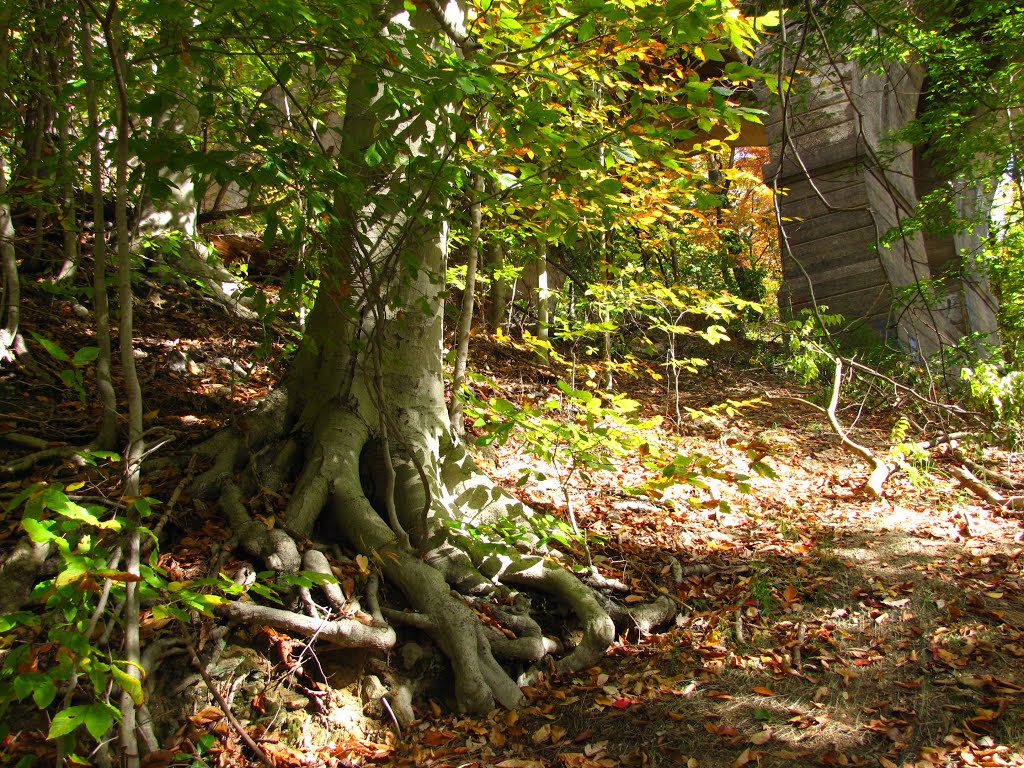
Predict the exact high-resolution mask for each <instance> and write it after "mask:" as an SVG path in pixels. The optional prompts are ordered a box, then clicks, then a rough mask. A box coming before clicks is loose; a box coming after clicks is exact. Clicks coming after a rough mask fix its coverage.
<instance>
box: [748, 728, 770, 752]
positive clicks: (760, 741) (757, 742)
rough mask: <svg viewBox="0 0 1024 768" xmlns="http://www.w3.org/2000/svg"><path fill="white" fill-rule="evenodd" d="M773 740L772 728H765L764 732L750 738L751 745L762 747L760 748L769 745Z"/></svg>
mask: <svg viewBox="0 0 1024 768" xmlns="http://www.w3.org/2000/svg"><path fill="white" fill-rule="evenodd" d="M771 738H772V729H771V728H765V729H764V730H763V731H760V732H758V733H755V734H754V735H753V736H751V737H750V743H751V744H753V745H754V746H757V747H760V746H763V745H764V744H767V743H768V742H769V741H771Z"/></svg>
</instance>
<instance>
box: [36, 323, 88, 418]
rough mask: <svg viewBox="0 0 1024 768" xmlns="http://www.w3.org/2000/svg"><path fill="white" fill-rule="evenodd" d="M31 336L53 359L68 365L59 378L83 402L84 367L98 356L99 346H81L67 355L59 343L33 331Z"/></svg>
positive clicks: (84, 398)
mask: <svg viewBox="0 0 1024 768" xmlns="http://www.w3.org/2000/svg"><path fill="white" fill-rule="evenodd" d="M32 338H34V339H35V340H36V341H37V342H38V343H39V345H40V346H41V347H42V348H43V349H45V350H46V352H47V354H49V355H50V357H52V358H53V359H54V360H56V361H57V362H59V363H64V364H66V365H68V366H70V367H68V368H64V369H63V370H62V371H61V372H60V373H59V374H58V375H59V376H60V380H61V381H63V382H64V384H65V386H67V388H68V389H70V390H72V391H73V392H74V393H75V394H76V395H78V399H79V400H81V401H82V403H83V404H84V403H85V402H86V401H87V399H88V396H87V395H86V392H85V368H86V366H88V365H89V364H90V363H92V362H93V361H95V360H96V358H97V357H99V354H100V349H99V347H82V348H81V349H79V350H78V351H76V352H75V353H74V354H73V355H69V354H68V353H67V352H65V351H64V350H63V349H62V348H61V346H60V345H59V344H57V343H56V342H54V341H51V340H50V339H48V338H46V337H45V336H40V335H39V334H38V333H33V334H32Z"/></svg>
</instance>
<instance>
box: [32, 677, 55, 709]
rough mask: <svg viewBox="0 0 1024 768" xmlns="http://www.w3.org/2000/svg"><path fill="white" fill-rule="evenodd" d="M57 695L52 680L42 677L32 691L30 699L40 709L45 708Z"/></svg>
mask: <svg viewBox="0 0 1024 768" xmlns="http://www.w3.org/2000/svg"><path fill="white" fill-rule="evenodd" d="M56 697H57V686H56V685H55V684H54V682H53V680H51V679H50V678H48V677H44V678H43V679H42V680H40V681H39V685H37V686H36V687H35V690H33V691H32V701H34V702H35V703H36V706H37V707H39V708H40V709H46V708H47V707H48V706H50V704H52V703H53V700H54V699H55V698H56Z"/></svg>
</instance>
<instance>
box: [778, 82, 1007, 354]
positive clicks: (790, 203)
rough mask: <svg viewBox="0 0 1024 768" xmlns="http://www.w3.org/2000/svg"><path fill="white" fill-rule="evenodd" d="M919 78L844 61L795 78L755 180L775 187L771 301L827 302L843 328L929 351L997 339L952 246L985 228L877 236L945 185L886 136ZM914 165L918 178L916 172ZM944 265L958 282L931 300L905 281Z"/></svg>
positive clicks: (980, 294) (905, 113) (906, 113)
mask: <svg viewBox="0 0 1024 768" xmlns="http://www.w3.org/2000/svg"><path fill="white" fill-rule="evenodd" d="M922 80H923V73H922V72H919V71H915V70H913V69H911V68H908V67H904V66H899V65H897V66H893V67H890V68H889V70H888V71H887V72H886V73H885V75H884V76H880V75H877V74H874V73H867V72H864V71H862V70H860V69H859V68H858V67H857V66H856V65H854V64H843V65H840V66H839V67H838V68H837V69H833V70H830V71H829V72H828V73H827V74H821V73H819V74H816V75H813V76H808V77H805V78H803V80H802V82H801V85H800V87H799V88H797V89H796V90H795V92H794V94H793V95H792V98H791V100H790V108H789V110H787V114H785V115H783V113H782V110H781V108H776V109H775V110H774V111H773V112H772V115H771V118H770V120H769V121H768V122H767V125H766V128H767V133H768V136H769V139H770V140H771V144H770V146H771V161H770V163H769V165H768V166H766V168H765V179H766V181H767V182H768V183H774V184H775V185H776V186H777V187H778V189H780V190H784V191H785V195H784V196H783V197H782V198H781V199H780V208H781V212H782V216H783V223H782V228H781V232H780V238H781V245H782V252H783V274H784V278H785V285H784V289H783V295H782V296H780V303H781V304H782V305H783V306H784V307H788V308H789V309H790V311H792V312H793V313H794V314H795V313H797V312H799V311H800V310H802V309H806V308H809V307H811V306H813V305H814V304H818V305H819V306H820V305H825V306H827V307H828V308H829V311H830V312H838V313H841V314H843V315H845V316H846V317H847V318H848V319H850V320H851V323H852V325H858V324H859V325H868V326H870V327H871V328H873V329H874V330H875V331H876V332H878V333H879V334H881V335H882V336H884V337H887V338H888V340H890V341H895V338H894V337H898V338H899V340H900V342H901V343H902V344H904V345H905V346H906V347H907V348H908V349H910V350H912V351H920V352H921V353H922V354H931V353H933V352H935V351H936V350H938V349H939V347H940V346H944V345H948V344H951V343H953V342H955V341H957V340H958V339H960V338H961V337H962V336H963V335H964V334H965V333H969V332H974V331H980V332H982V333H985V334H989V338H990V339H997V338H998V336H997V326H996V322H995V312H994V308H995V303H994V299H993V298H992V294H991V290H990V289H989V287H988V284H987V281H986V280H985V279H984V275H983V274H982V272H981V271H980V270H978V269H976V268H972V267H971V263H970V259H969V258H965V257H963V256H962V255H961V254H962V253H963V251H964V249H965V248H966V249H970V248H971V247H976V246H977V245H978V244H979V243H980V242H981V240H980V238H982V237H983V236H984V234H985V233H984V232H980V231H975V232H972V233H963V234H962V235H961V236H958V237H957V238H955V242H953V241H952V240H951V239H950V238H941V237H935V236H928V237H926V236H923V235H922V234H920V233H915V234H913V235H908V236H905V237H902V238H896V239H895V241H894V242H892V243H891V244H890V245H884V244H883V237H884V236H885V235H886V233H888V232H890V231H891V230H892V229H894V228H895V227H898V226H899V225H900V223H901V222H902V221H904V220H905V219H906V218H907V217H908V216H909V215H911V213H912V212H913V210H914V207H915V205H916V204H917V201H918V198H919V196H920V195H922V194H925V193H926V192H927V191H931V190H933V189H935V188H936V187H935V185H936V184H941V183H947V180H945V179H940V178H937V177H936V176H935V175H934V174H931V169H930V168H927V167H925V166H924V165H922V163H921V162H920V153H917V159H918V162H917V163H915V151H914V148H913V147H912V146H911V145H909V144H906V143H902V142H894V141H891V140H890V138H889V137H890V134H891V133H892V131H894V130H897V129H899V128H902V127H904V126H905V125H906V124H907V123H908V122H910V121H911V120H912V119H913V118H914V116H915V114H916V110H917V104H918V100H919V97H920V89H921V83H922ZM918 172H920V173H921V174H923V175H925V176H927V178H923V179H918V177H917V175H916V174H917V173H918ZM929 174H931V175H930V176H929ZM929 185H930V186H929ZM925 187H928V188H927V189H925ZM962 198H963V201H964V205H965V206H973V207H972V208H970V210H981V209H982V207H983V206H985V205H990V202H991V198H988V199H987V200H986V199H985V198H984V197H983V196H982V193H981V190H976V189H968V188H964V189H963V195H962ZM965 210H966V209H965ZM950 267H953V268H954V271H959V272H960V273H962V274H964V275H966V276H967V279H964V280H960V279H956V280H953V281H952V283H951V284H952V287H951V288H950V289H948V290H947V291H946V292H945V293H944V294H943V295H941V296H938V297H932V298H931V299H930V300H929V301H925V299H924V297H923V296H922V295H921V292H920V291H916V290H914V286H916V285H919V283H920V281H923V280H924V281H926V280H929V279H930V278H932V277H933V276H935V275H937V274H938V271H937V270H938V269H939V268H945V269H947V270H948V269H949V268H950Z"/></svg>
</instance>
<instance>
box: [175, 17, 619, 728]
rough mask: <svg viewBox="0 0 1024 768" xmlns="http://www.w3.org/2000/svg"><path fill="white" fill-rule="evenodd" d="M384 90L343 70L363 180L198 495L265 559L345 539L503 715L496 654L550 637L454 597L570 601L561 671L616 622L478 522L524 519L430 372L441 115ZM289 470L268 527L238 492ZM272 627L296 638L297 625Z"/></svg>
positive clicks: (485, 705)
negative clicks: (388, 158) (212, 502)
mask: <svg viewBox="0 0 1024 768" xmlns="http://www.w3.org/2000/svg"><path fill="white" fill-rule="evenodd" d="M451 7H452V6H449V10H450V9H451ZM447 21H448V23H452V22H453V20H452V19H451V18H449V19H448V20H447ZM456 21H457V20H456ZM420 23H422V20H421V22H420ZM391 29H392V30H394V27H393V26H392V27H391ZM445 29H447V27H445ZM392 34H393V31H392ZM382 85H383V83H382V81H381V80H380V79H379V77H378V73H377V72H375V71H373V70H372V69H370V68H368V67H366V66H363V65H357V66H356V67H355V71H354V72H353V74H352V79H351V84H350V87H349V90H348V97H347V104H346V116H345V123H344V133H343V137H342V145H341V149H340V152H339V162H341V163H342V164H343V168H344V170H345V175H346V178H347V179H350V180H352V179H354V180H356V181H358V182H359V183H360V184H361V185H362V188H361V189H360V190H358V191H357V192H353V191H352V190H348V194H339V195H338V202H337V208H336V211H335V214H336V215H335V220H336V221H337V225H336V231H335V233H334V236H333V237H332V238H331V242H332V243H333V244H334V245H333V248H332V250H331V252H330V253H329V254H327V256H328V261H329V263H330V264H332V265H333V268H332V269H331V270H330V271H329V272H325V274H324V275H323V278H322V280H321V284H320V290H319V293H318V296H317V299H316V302H315V304H314V306H313V309H312V311H311V313H310V316H309V321H308V325H307V328H306V333H305V336H304V339H303V342H302V344H301V346H300V348H299V351H298V352H297V354H296V357H295V359H294V361H293V364H292V366H291V368H290V369H289V371H288V372H287V374H286V375H285V377H284V379H283V381H282V382H281V385H280V387H279V388H278V390H277V391H276V392H274V393H273V394H272V395H271V396H270V397H268V399H267V400H266V402H265V403H264V405H263V406H262V407H261V408H260V409H259V410H258V411H256V412H255V413H254V414H252V415H251V416H250V417H249V418H248V419H247V420H245V421H244V422H243V423H241V424H240V425H238V427H236V428H235V429H234V430H232V431H230V432H225V433H222V434H220V435H218V436H216V437H215V438H213V439H212V440H211V441H210V442H209V443H208V444H207V445H206V446H205V447H203V448H202V449H201V451H202V452H203V453H204V454H206V455H207V456H209V457H210V458H211V459H212V460H213V464H212V466H211V467H210V469H208V470H207V471H206V472H205V474H204V475H202V476H201V477H200V478H198V480H197V482H196V484H195V489H194V490H195V492H197V493H204V494H215V493H219V494H220V497H221V502H222V506H223V508H224V509H225V511H226V512H228V513H229V516H230V522H231V525H232V527H233V528H234V530H235V532H236V534H237V535H238V537H239V539H240V544H241V545H242V546H244V547H246V549H248V550H249V551H250V552H251V553H253V554H254V555H255V556H258V557H262V558H263V559H264V561H265V562H266V563H267V564H268V565H269V566H270V567H274V568H282V569H297V568H298V567H300V566H299V557H298V553H297V549H296V546H295V543H294V540H293V537H294V535H299V536H319V537H321V538H324V537H328V538H340V539H342V540H344V541H345V542H347V543H348V544H350V545H351V546H352V547H354V548H355V549H356V550H357V551H358V552H360V553H362V554H363V555H365V556H366V557H367V558H368V560H369V562H370V563H372V564H373V566H374V567H375V568H376V569H378V570H379V571H380V573H381V574H382V575H383V576H384V578H385V579H387V581H388V582H389V583H391V584H392V585H394V586H396V587H397V588H398V590H399V591H400V592H401V593H402V596H403V597H404V600H405V603H406V606H407V607H406V610H404V611H389V612H388V613H387V615H388V617H389V619H390V621H391V622H392V623H405V624H409V625H411V626H416V627H418V628H420V629H422V630H423V631H425V632H427V633H429V634H430V635H431V636H432V637H433V638H434V640H435V641H436V643H437V644H438V646H439V647H440V648H441V649H442V651H443V652H444V653H445V654H447V656H448V658H449V659H450V661H451V665H452V671H453V677H454V682H455V691H456V699H457V703H458V706H459V708H460V709H462V710H465V711H470V712H478V713H479V712H485V711H487V710H489V709H491V708H492V707H493V706H494V705H495V704H501V705H503V706H506V707H515V706H518V705H519V704H520V703H522V701H523V697H522V694H521V693H520V691H519V688H518V686H517V684H516V682H515V681H514V680H513V679H512V678H511V677H510V676H509V674H508V673H507V672H506V671H505V670H504V669H503V668H502V667H501V666H500V665H499V664H498V662H497V661H496V659H495V655H496V654H502V653H504V654H508V655H512V656H514V657H515V658H518V659H526V660H528V661H531V662H537V661H539V660H540V659H541V658H542V657H543V655H544V654H545V653H547V652H549V651H550V650H551V649H552V648H554V647H555V644H554V643H552V642H550V641H545V640H544V639H543V638H542V637H541V633H540V629H539V627H538V626H537V625H536V623H535V622H533V621H532V620H531V619H529V617H528V616H527V617H522V619H521V620H517V621H515V622H512V623H513V624H514V625H515V626H516V627H517V628H518V631H517V637H516V638H514V639H510V638H504V637H501V638H496V637H495V636H494V633H488V632H487V631H485V629H484V626H483V624H482V623H481V622H480V620H479V618H478V617H477V615H476V614H475V613H474V612H473V611H472V610H471V609H470V608H469V607H468V605H467V603H466V601H465V600H464V599H463V598H461V597H459V596H457V595H456V594H455V592H458V593H461V594H463V595H469V594H472V595H479V596H483V595H488V594H491V593H494V592H496V591H498V590H499V589H500V588H501V587H500V585H502V584H507V585H521V586H527V587H529V588H531V589H539V590H543V591H546V592H548V593H550V594H551V595H553V596H554V597H555V598H556V599H558V600H561V601H562V602H564V603H565V604H567V605H568V606H569V607H570V609H571V610H572V611H573V612H574V613H575V614H576V616H577V618H578V620H579V622H580V624H581V626H582V629H583V640H582V642H581V643H579V645H578V646H577V647H576V648H574V649H572V650H571V652H570V653H568V655H566V656H565V657H564V658H562V659H561V660H560V661H559V663H558V668H559V669H560V670H562V671H574V670H578V669H582V668H585V667H588V666H591V665H593V664H594V663H596V662H597V661H598V660H599V659H600V657H601V655H602V654H603V653H604V651H605V650H606V649H607V647H608V646H609V644H610V643H611V642H613V640H614V636H615V627H614V624H613V622H612V619H611V618H610V616H609V614H608V611H607V610H605V608H604V607H603V606H602V603H601V601H600V600H599V599H598V598H597V596H596V594H595V593H594V592H593V591H592V590H591V589H590V588H589V587H587V586H585V585H584V584H582V583H581V582H580V581H579V580H578V579H576V578H575V577H574V576H573V575H571V574H570V573H568V572H567V571H565V570H564V569H562V568H560V567H557V566H553V565H551V564H550V563H549V562H548V561H547V560H546V559H545V558H544V557H543V556H542V554H529V553H527V554H524V553H521V552H519V551H516V550H515V549H513V548H512V547H511V546H507V547H503V546H502V543H501V542H500V541H486V540H485V539H484V538H483V534H481V533H480V532H479V526H481V525H483V524H485V523H486V522H488V521H489V520H490V521H493V520H495V519H497V518H499V517H502V518H515V517H520V518H525V517H526V516H527V515H528V514H529V511H528V510H527V509H526V508H525V507H523V505H522V504H520V503H519V502H518V501H516V500H515V499H514V498H512V497H510V496H509V495H508V494H506V493H505V492H504V491H502V490H501V489H500V488H497V487H496V486H494V485H493V484H492V483H491V482H490V481H489V480H488V479H487V478H486V477H485V476H483V475H482V473H480V471H479V470H478V469H477V467H476V465H475V463H474V462H473V460H472V458H471V457H470V456H469V455H468V454H467V453H466V451H465V449H464V448H463V447H462V446H461V444H460V443H459V442H458V441H457V440H456V439H454V438H453V436H452V434H451V429H450V422H449V417H448V411H447V407H446V404H445V398H444V378H443V368H442V341H443V339H442V330H443V328H442V322H443V312H442V309H443V295H444V283H443V275H444V267H445V257H446V251H447V238H446V233H447V227H446V224H445V221H444V216H443V213H441V212H442V211H443V209H444V201H443V200H440V199H439V197H438V195H437V193H436V192H435V190H434V188H433V184H434V183H435V181H434V180H435V178H436V172H435V169H436V167H437V163H444V162H448V141H449V139H448V136H449V133H450V129H449V128H447V127H446V125H445V115H446V114H448V113H449V111H448V110H445V109H444V108H443V107H440V108H439V111H438V112H437V113H433V114H432V113H431V112H430V110H427V109H422V110H419V111H418V112H417V111H413V115H412V117H409V116H405V117H400V116H397V115H395V114H394V113H392V112H389V111H388V108H387V107H386V106H385V102H383V101H382V100H381V99H380V95H381V94H382V93H383V90H384V89H383V88H382ZM379 135H388V136H396V137H399V139H400V140H401V141H402V142H403V143H404V145H405V147H406V148H407V149H408V153H409V159H404V160H403V161H402V162H397V163H395V165H394V166H393V167H391V168H382V167H381V166H382V165H384V164H383V163H374V164H373V167H372V168H370V167H368V166H367V163H366V162H365V160H364V158H365V156H366V151H367V147H368V146H369V145H370V144H371V143H373V141H374V137H376V136H379ZM420 159H422V160H424V161H425V162H422V163H420V162H418V161H419V160H420ZM416 168H420V169H422V170H421V171H420V172H419V174H417V173H415V172H414V170H415V169H416ZM354 199H356V200H359V201H360V206H359V207H358V209H357V208H356V207H355V206H353V205H351V204H350V203H349V201H351V200H354ZM246 468H248V470H247V471H243V472H242V473H241V475H240V476H239V477H237V479H236V477H235V473H236V472H238V471H239V470H243V469H246ZM286 480H292V481H293V482H294V490H293V491H292V494H291V497H290V499H289V501H288V503H287V505H286V508H285V511H284V524H283V526H279V527H277V528H275V530H273V531H268V530H266V529H265V528H264V527H263V525H262V523H259V522H258V521H254V520H253V519H252V516H251V515H249V514H248V511H247V510H246V508H245V498H246V497H247V496H248V495H250V494H252V493H255V492H256V491H257V490H258V489H259V488H261V487H263V488H267V487H268V486H271V487H272V488H273V487H277V486H278V485H279V484H281V483H283V482H285V481H286ZM470 526H473V528H471V527H470ZM282 530H285V531H289V532H290V533H291V534H293V536H291V537H290V536H287V535H285V534H284V533H283V532H282ZM506 589H507V587H506ZM453 590H454V591H455V592H453ZM233 610H235V609H233ZM237 610H243V609H237ZM235 615H240V614H238V613H237V611H236V614H235ZM274 621H276V622H289V621H290V623H289V624H288V626H290V627H292V628H293V629H294V630H295V631H301V630H300V629H299V627H300V626H301V625H302V622H301V621H299V620H298V619H296V620H289V619H288V618H287V617H284V616H280V615H275V617H274ZM281 625H282V624H281V623H278V626H281ZM338 631H339V632H341V630H340V629H339V630H338ZM375 642H376V641H375Z"/></svg>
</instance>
